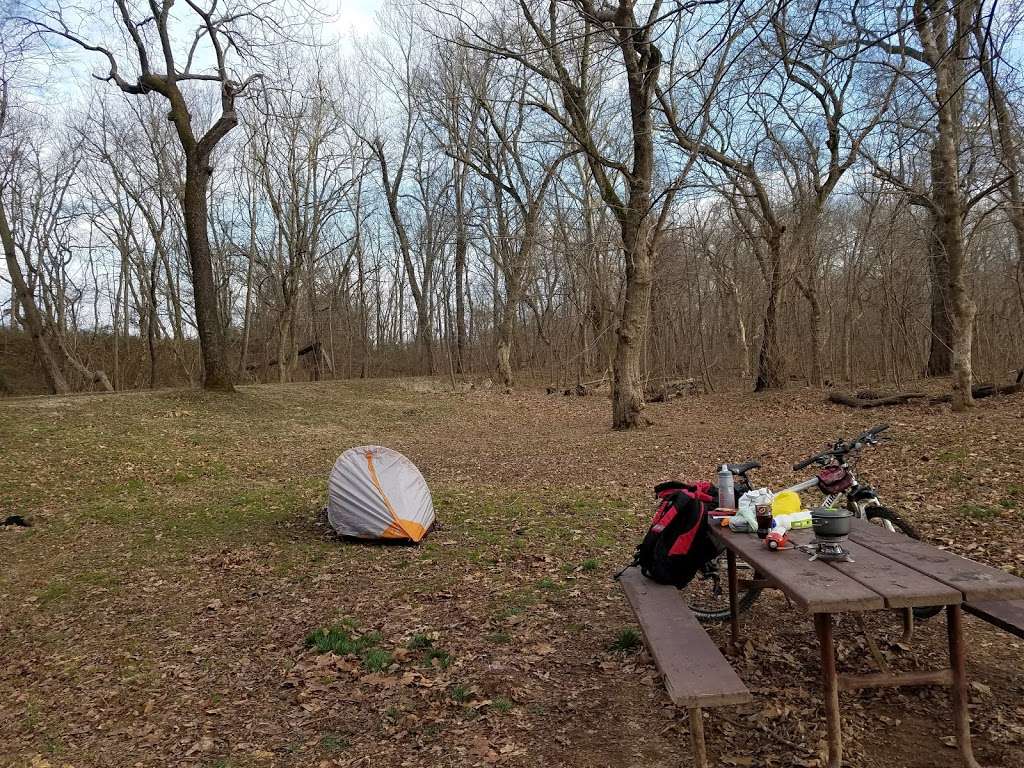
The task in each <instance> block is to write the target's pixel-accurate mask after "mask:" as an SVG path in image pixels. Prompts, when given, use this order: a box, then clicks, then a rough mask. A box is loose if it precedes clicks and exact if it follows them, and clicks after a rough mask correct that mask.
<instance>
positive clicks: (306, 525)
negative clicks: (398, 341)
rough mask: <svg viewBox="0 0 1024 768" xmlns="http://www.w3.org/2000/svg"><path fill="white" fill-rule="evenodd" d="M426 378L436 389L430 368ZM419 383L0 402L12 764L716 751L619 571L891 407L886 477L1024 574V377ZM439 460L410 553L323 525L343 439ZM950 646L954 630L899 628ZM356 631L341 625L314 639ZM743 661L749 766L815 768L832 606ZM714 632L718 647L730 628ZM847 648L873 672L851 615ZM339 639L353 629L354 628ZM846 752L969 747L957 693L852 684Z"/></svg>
mask: <svg viewBox="0 0 1024 768" xmlns="http://www.w3.org/2000/svg"><path fill="white" fill-rule="evenodd" d="M421 384H422V383H421ZM421 384H419V385H417V384H415V383H410V382H402V381H394V382H360V383H346V382H332V383H320V384H297V385H289V386H269V385H268V386H254V387H243V388H242V389H241V391H240V393H239V394H238V395H236V396H232V397H229V396H211V395H204V394H201V393H196V392H185V391H173V392H172V391H168V392H158V393H150V394H125V395H105V396H79V397H69V398H62V399H57V398H26V399H14V400H7V401H0V518H2V517H5V516H6V515H9V514H22V515H25V516H27V517H30V518H31V519H32V522H33V523H34V525H33V527H31V528H27V529H25V528H13V527H8V528H4V529H0V564H2V565H0V766H18V767H19V768H20V767H21V766H46V765H49V766H66V765H72V766H76V767H77V768H83V767H85V766H117V767H120V766H170V765H174V766H177V765H184V766H193V765H194V766H211V767H212V766H221V767H226V766H232V767H236V766H239V767H240V766H469V765H507V766H537V765H546V766H573V767H574V768H576V767H582V766H624V767H630V768H631V767H633V766H636V767H638V768H639V766H644V767H645V768H657V767H658V766H677V765H691V764H692V759H691V757H690V754H689V746H688V736H687V734H688V726H687V723H686V717H685V715H684V714H681V713H678V712H676V711H675V710H674V709H673V707H672V706H671V705H670V703H669V702H668V699H667V697H666V695H665V693H664V691H663V689H662V687H661V686H660V684H659V682H658V680H657V678H656V674H655V671H654V668H653V666H652V665H651V663H650V660H649V659H648V657H647V655H646V653H645V652H644V651H643V650H642V649H639V648H637V647H636V646H635V635H634V633H631V632H629V631H628V630H629V629H630V628H631V627H634V626H635V624H634V622H633V620H632V616H631V614H630V612H629V609H628V607H627V606H626V604H625V601H624V599H623V597H622V596H621V594H620V592H619V590H618V589H617V587H616V585H615V584H614V582H613V581H612V580H611V574H612V573H614V571H616V570H617V569H618V568H619V567H620V566H621V565H622V564H623V563H625V562H626V561H627V560H628V557H629V555H630V553H631V552H632V549H633V546H634V545H635V543H636V541H637V540H638V538H639V537H640V536H641V534H642V532H643V530H644V528H645V524H646V522H647V521H648V519H649V517H650V514H651V511H652V510H651V503H650V489H651V486H652V485H653V484H654V483H655V482H656V481H658V480H661V479H665V478H668V477H681V478H684V479H694V478H699V477H710V476H711V475H712V474H713V470H714V466H715V464H716V463H718V462H721V461H723V460H737V461H738V460H742V459H747V458H757V459H759V460H761V461H762V462H763V463H764V464H765V469H764V470H762V471H761V472H760V473H759V474H758V478H760V479H761V480H763V481H764V482H765V483H766V484H769V485H774V486H776V487H779V486H781V485H783V484H789V483H792V482H795V481H796V479H798V477H797V475H795V474H794V473H792V472H790V471H789V466H790V465H791V464H792V463H793V462H794V461H795V460H797V459H799V458H801V457H803V456H804V455H806V454H808V453H811V452H812V451H814V450H816V449H817V448H818V447H819V446H821V445H822V444H823V443H824V441H825V440H828V439H834V438H835V437H836V436H837V435H839V434H853V433H855V432H859V431H860V430H862V429H864V428H866V427H868V426H870V425H871V424H872V423H874V422H876V421H883V420H884V421H888V422H890V423H891V424H892V425H893V427H892V430H891V434H892V436H893V438H894V439H893V441H892V442H890V443H888V444H886V445H884V446H882V447H879V448H877V449H875V450H872V451H870V452H865V454H864V456H863V458H862V461H861V462H860V467H859V469H860V473H861V474H862V476H863V477H864V478H865V479H867V480H869V481H871V482H872V483H873V484H874V485H876V486H877V487H878V488H879V489H880V491H881V494H882V497H883V499H884V500H885V501H886V502H887V503H889V505H890V506H893V507H895V508H898V509H899V510H900V511H901V512H902V513H903V514H904V515H905V516H906V517H908V518H910V519H911V520H912V521H913V522H914V523H915V524H916V525H917V526H918V527H919V528H920V529H921V530H922V531H923V532H924V533H925V534H927V536H928V537H929V538H930V540H931V541H932V542H933V543H936V544H939V545H942V546H947V547H949V548H951V549H953V550H955V551H957V552H960V553H961V554H965V555H968V556H970V557H973V558H976V559H979V560H983V561H986V562H988V563H991V564H993V565H996V566H999V567H1002V568H1005V569H1007V570H1011V571H1014V572H1016V573H1018V574H1021V575H1024V537H1022V526H1024V451H1022V448H1021V435H1022V434H1024V396H1020V395H1018V396H1015V397H1008V398H997V399H992V400H986V401H982V402H981V403H980V404H979V407H978V408H977V409H976V410H975V411H974V412H972V413H970V414H968V415H954V414H951V413H950V412H949V410H948V408H947V407H945V406H929V405H911V406H903V407H897V408H886V409H879V410H877V411H873V412H858V411H851V410H848V409H844V408H840V407H838V406H832V405H827V404H825V403H824V402H823V397H822V395H821V393H819V392H812V391H806V390H792V391H785V392H781V393H776V394H771V395H766V396H754V395H749V394H745V395H741V394H711V395H703V396H699V397H698V396H693V397H688V398H683V399H679V400H675V401H672V402H670V403H665V404H659V405H651V406H649V416H650V417H651V418H652V419H653V420H654V422H655V424H654V426H652V427H651V428H650V429H647V430H644V431H640V432H632V433H616V432H612V431H610V430H609V429H608V421H609V414H608V411H609V406H608V402H607V400H606V399H605V398H603V397H601V396H592V397H584V398H575V397H562V396H560V395H556V396H548V395H545V394H543V393H541V392H532V391H531V392H523V393H517V394H514V395H504V394H501V393H497V392H487V391H473V392H469V393H468V394H458V395H457V394H451V393H445V392H443V391H422V390H429V389H431V388H430V387H428V386H422V385H421ZM368 442H374V443H382V444H385V445H389V446H392V447H394V448H397V449H399V450H401V451H403V452H404V453H406V454H407V455H408V456H409V457H410V458H411V459H412V460H413V461H414V462H416V463H417V464H418V465H419V466H420V468H421V469H422V470H423V472H424V474H425V476H426V477H427V480H428V482H429V483H430V485H431V488H432V491H433V492H434V497H435V505H436V508H437V512H438V518H439V520H440V522H441V527H440V529H439V530H437V531H435V532H434V533H433V534H432V535H431V536H430V537H429V538H428V539H427V541H426V542H425V543H424V544H423V545H421V546H419V547H416V548H412V547H378V546H366V545H353V544H348V543H343V542H341V541H338V540H336V539H334V538H333V537H332V536H331V535H330V534H329V532H328V529H327V528H325V526H324V525H323V524H322V522H321V520H320V515H319V510H320V509H321V508H322V506H323V504H324V500H325V499H324V490H325V480H326V477H327V473H328V471H329V469H330V467H331V465H332V463H333V461H334V459H335V457H336V456H337V455H338V454H339V453H341V452H342V451H343V450H344V449H345V448H347V447H350V446H352V445H356V444H361V443H368ZM868 626H869V627H870V628H871V630H872V631H873V633H874V634H875V635H876V636H877V637H878V639H879V643H880V645H881V647H882V650H883V652H884V653H885V654H886V656H887V657H888V658H889V660H890V662H891V663H892V665H893V666H894V667H896V668H899V669H915V668H927V667H929V665H935V664H941V663H943V662H944V658H943V654H944V651H945V644H944V633H945V629H944V620H943V619H942V618H941V617H939V618H936V619H932V620H930V621H928V622H926V623H925V624H923V625H922V626H921V627H919V630H918V633H917V636H916V638H915V640H914V642H913V644H912V645H911V646H910V647H907V648H903V647H900V646H899V645H896V641H897V640H898V639H899V620H898V617H896V616H893V615H890V614H885V613H879V614H872V615H871V616H869V617H868ZM330 627H335V628H336V634H335V635H334V637H340V638H342V639H343V640H344V642H345V643H348V645H347V646H344V647H338V649H337V650H338V651H339V652H338V653H334V652H328V653H320V652H318V649H317V648H316V647H309V646H308V645H307V642H306V639H307V637H308V636H309V635H310V633H312V632H314V631H315V630H317V629H321V628H330ZM744 631H745V635H746V637H747V638H749V641H748V642H747V644H746V647H745V648H744V650H743V653H742V655H741V656H740V657H738V658H736V659H735V660H734V664H735V666H736V668H737V670H738V671H739V673H740V676H741V677H742V678H743V679H744V681H745V682H746V684H747V685H748V687H749V688H750V689H751V691H752V692H753V693H754V702H753V703H752V704H750V705H748V706H743V707H733V708H725V709H717V710H710V711H709V712H708V713H707V714H706V722H705V725H706V729H707V736H708V742H709V748H710V750H711V753H712V755H713V756H714V757H715V759H716V760H717V763H718V764H720V765H724V766H816V765H819V761H820V754H821V749H822V746H823V744H822V740H823V735H824V724H823V722H822V706H821V699H820V694H819V688H818V662H817V645H816V642H815V640H814V635H813V630H812V626H811V622H810V618H809V617H808V616H806V615H804V614H802V613H801V612H799V611H798V610H796V609H795V608H792V607H789V606H788V605H787V603H786V601H785V600H784V599H783V598H781V597H776V596H772V595H766V596H763V597H762V598H761V600H760V601H759V602H758V603H757V604H756V605H755V607H754V609H753V611H752V612H751V613H750V614H749V615H748V616H747V617H746V621H745V629H744ZM710 632H711V635H712V637H713V638H714V639H715V640H716V641H717V642H718V643H719V644H720V645H724V640H725V628H724V627H722V626H714V627H712V628H711V629H710ZM967 634H968V639H969V646H970V647H969V672H970V676H971V680H972V681H973V682H972V690H971V696H972V713H973V724H972V728H973V732H974V734H975V751H976V753H977V755H978V757H979V759H980V761H981V763H982V764H983V765H986V766H997V765H998V766H1007V767H1009V768H1016V767H1018V766H1024V696H1022V694H1024V653H1022V650H1024V643H1022V642H1021V641H1019V640H1017V639H1015V638H1013V637H1012V636H1010V635H1008V634H1005V633H1001V632H999V631H997V630H995V629H994V628H992V627H989V626H988V625H987V624H984V623H982V622H980V621H978V620H976V619H973V618H969V619H968V620H967ZM838 639H839V653H840V660H841V667H842V668H844V669H850V670H856V669H867V668H868V666H869V664H870V655H869V653H868V650H867V646H866V643H865V642H864V640H863V637H862V635H861V633H860V632H859V630H858V628H857V626H856V624H854V623H853V622H852V621H849V620H846V621H843V622H841V624H840V626H839V628H838ZM343 645H344V643H343ZM841 701H842V706H843V712H844V719H843V725H844V731H845V737H846V742H847V756H848V761H847V765H849V766H862V767H864V768H883V766H884V767H885V768H897V767H899V766H906V767H907V768H911V767H913V768H925V767H928V768H933V767H935V768H940V767H945V766H955V765H957V759H956V750H955V749H953V748H951V746H950V744H951V743H952V738H951V737H952V734H953V729H952V727H951V725H950V722H949V718H948V712H949V707H948V700H947V697H946V694H945V693H943V692H941V691H936V690H934V689H922V690H913V691H906V690H904V691H903V692H900V693H893V692H887V691H866V692H862V693H858V694H843V695H842V697H841Z"/></svg>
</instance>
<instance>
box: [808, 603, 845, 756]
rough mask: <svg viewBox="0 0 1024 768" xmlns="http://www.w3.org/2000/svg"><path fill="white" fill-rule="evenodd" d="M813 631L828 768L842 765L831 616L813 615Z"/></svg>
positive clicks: (837, 678)
mask: <svg viewBox="0 0 1024 768" xmlns="http://www.w3.org/2000/svg"><path fill="white" fill-rule="evenodd" d="M814 631H815V632H816V633H817V635H818V644H819V645H820V646H821V682H822V688H823V693H824V699H825V722H826V725H827V726H828V768H841V766H842V764H843V733H842V722H841V720H840V719H839V677H838V675H837V674H836V646H835V641H834V640H833V638H832V614H830V613H816V614H814Z"/></svg>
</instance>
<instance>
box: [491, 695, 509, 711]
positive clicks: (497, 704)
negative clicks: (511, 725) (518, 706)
mask: <svg viewBox="0 0 1024 768" xmlns="http://www.w3.org/2000/svg"><path fill="white" fill-rule="evenodd" d="M514 706H515V704H513V703H512V700H511V699H506V698H505V697H504V696H498V697H497V698H495V699H494V700H493V701H492V702H491V709H493V710H494V711H495V712H500V713H502V714H505V713H507V712H511V711H512V707H514Z"/></svg>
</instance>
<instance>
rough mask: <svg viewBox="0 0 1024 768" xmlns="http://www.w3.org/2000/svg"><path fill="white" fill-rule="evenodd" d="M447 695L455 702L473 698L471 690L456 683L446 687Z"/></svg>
mask: <svg viewBox="0 0 1024 768" xmlns="http://www.w3.org/2000/svg"><path fill="white" fill-rule="evenodd" d="M448 696H449V697H450V698H451V700H452V701H454V702H455V703H456V704H465V703H466V702H467V701H469V700H470V699H471V698H473V691H472V690H470V689H469V688H467V687H466V686H464V685H459V684H456V685H453V686H452V687H451V688H449V689H448Z"/></svg>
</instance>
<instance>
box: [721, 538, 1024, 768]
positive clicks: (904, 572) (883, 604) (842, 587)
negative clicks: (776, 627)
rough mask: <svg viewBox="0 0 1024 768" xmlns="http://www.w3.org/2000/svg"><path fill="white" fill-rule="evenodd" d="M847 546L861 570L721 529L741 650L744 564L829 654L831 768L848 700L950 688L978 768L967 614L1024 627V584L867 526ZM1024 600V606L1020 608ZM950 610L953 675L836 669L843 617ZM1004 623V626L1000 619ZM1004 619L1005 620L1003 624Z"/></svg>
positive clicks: (961, 737)
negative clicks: (848, 696) (836, 630)
mask: <svg viewBox="0 0 1024 768" xmlns="http://www.w3.org/2000/svg"><path fill="white" fill-rule="evenodd" d="M852 523H853V526H852V530H851V534H850V540H849V542H847V544H846V548H847V549H848V550H849V552H850V554H851V556H852V557H853V562H844V561H827V560H814V561H811V560H809V558H808V555H807V554H806V553H805V552H803V551H802V550H800V549H798V548H794V549H791V550H788V551H783V552H771V551H769V550H767V549H766V548H765V547H764V546H763V545H762V543H761V541H760V540H759V539H758V538H757V537H756V536H752V535H750V534H741V533H733V532H732V531H729V530H728V529H727V528H717V527H716V528H713V529H712V531H713V535H714V536H716V537H717V538H718V539H719V540H720V541H721V543H722V545H723V546H725V547H726V560H727V564H728V575H729V598H730V606H731V609H732V610H731V614H732V615H731V634H732V641H733V643H734V644H735V643H737V642H738V640H739V616H738V612H737V604H738V595H737V593H738V577H737V569H736V561H737V558H739V559H742V560H744V561H745V562H747V563H748V564H750V565H751V566H752V567H753V568H754V569H755V571H756V572H757V573H758V574H759V576H760V577H761V578H762V579H764V580H765V581H766V582H767V584H768V586H770V587H774V588H777V589H780V590H782V592H783V593H785V594H786V595H787V596H788V597H789V598H790V600H791V601H792V602H793V603H794V604H795V605H796V606H797V607H798V608H800V609H802V610H804V611H805V612H807V613H809V614H811V615H812V616H813V621H814V628H815V633H816V635H817V638H818V642H819V645H820V651H821V672H822V685H823V691H824V700H825V702H824V703H825V714H826V722H827V727H828V766H829V768H839V767H840V766H841V765H842V757H843V749H842V731H841V719H840V710H839V691H840V690H847V691H850V690H857V689H861V688H879V687H903V686H921V685H940V686H946V687H949V688H950V693H951V696H950V698H951V703H952V708H953V715H954V725H955V728H956V736H957V744H958V746H959V750H960V757H961V760H962V761H963V764H964V765H965V766H966V767H967V768H978V763H977V761H976V760H975V758H974V754H973V750H972V748H971V732H970V721H969V717H968V711H967V705H968V685H967V673H966V670H965V667H964V661H965V646H964V638H963V618H962V610H961V609H962V608H965V609H967V610H970V611H971V612H973V613H976V614H978V615H983V617H992V619H993V620H994V623H997V624H998V623H999V621H1000V620H1001V621H1003V623H1004V625H1007V626H1009V627H1011V631H1019V629H1013V628H1014V627H1016V628H1019V627H1021V626H1024V622H1022V621H1021V619H1022V618H1024V617H1022V616H1021V615H1020V613H1019V612H1020V611H1021V606H1022V605H1024V579H1020V578H1017V577H1016V576H1013V575H1012V574H1009V573H1006V572H1005V571H1002V570H999V569H998V568H992V567H990V566H987V565H983V564H981V563H976V562H974V561H973V560H968V559H967V558H963V557H960V556H958V555H955V554H953V553H952V552H947V551H945V550H941V549H938V548H936V547H933V546H931V545H929V544H926V543H924V542H920V541H915V540H913V539H910V538H908V537H906V536H902V535H899V534H894V533H890V532H889V531H887V530H885V529H883V528H881V527H880V526H877V525H873V524H871V523H869V522H867V521H863V520H853V521H852ZM812 537H813V534H812V533H811V532H810V531H793V532H791V534H790V538H791V539H792V540H793V541H794V543H795V544H797V545H799V544H804V543H809V542H810V540H811V538H812ZM1015 601H1020V602H1015ZM930 606H943V607H945V610H946V626H947V633H946V634H947V641H948V645H949V666H948V667H946V668H943V669H938V670H927V671H917V672H907V673H901V674H897V673H892V672H889V671H881V672H878V673H874V674H868V675H846V674H839V673H838V671H837V669H836V655H835V642H834V639H833V634H832V628H833V619H832V617H833V614H842V613H861V612H864V611H874V610H886V609H900V610H903V611H904V612H907V611H908V609H912V608H915V607H930ZM1000 617H1001V618H1000ZM995 619H999V620H995Z"/></svg>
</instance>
